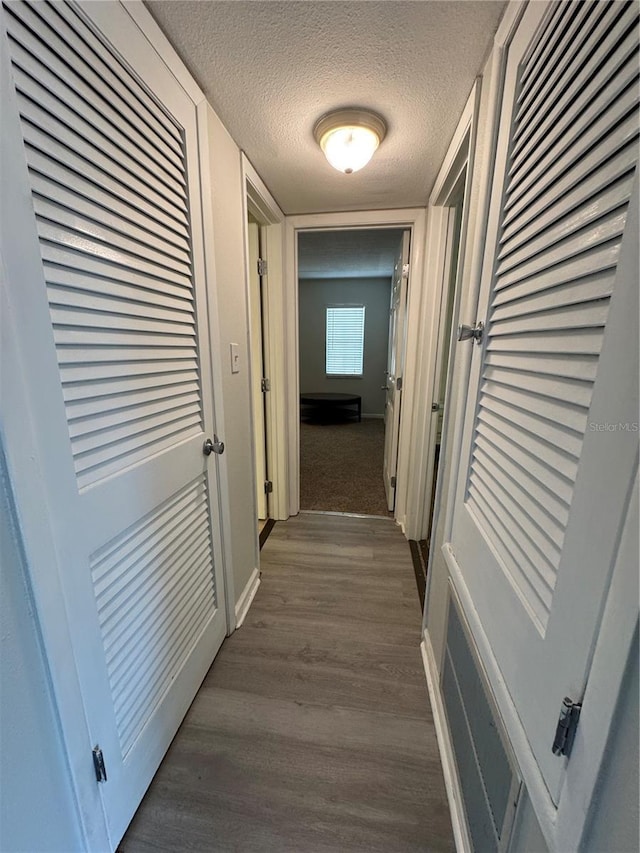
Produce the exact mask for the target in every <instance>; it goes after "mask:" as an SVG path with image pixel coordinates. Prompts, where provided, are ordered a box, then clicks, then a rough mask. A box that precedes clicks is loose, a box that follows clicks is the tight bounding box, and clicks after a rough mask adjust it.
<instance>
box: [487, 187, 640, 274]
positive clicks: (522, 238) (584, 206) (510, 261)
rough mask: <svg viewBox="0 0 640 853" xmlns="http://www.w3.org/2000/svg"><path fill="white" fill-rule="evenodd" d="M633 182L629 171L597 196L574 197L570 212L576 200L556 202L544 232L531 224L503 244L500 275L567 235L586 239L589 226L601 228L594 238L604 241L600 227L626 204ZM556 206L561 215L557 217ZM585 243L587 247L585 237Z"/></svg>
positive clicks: (547, 219) (597, 240)
mask: <svg viewBox="0 0 640 853" xmlns="http://www.w3.org/2000/svg"><path fill="white" fill-rule="evenodd" d="M632 184H633V173H632V172H631V173H627V174H626V175H625V176H624V178H623V179H622V180H620V181H617V182H615V183H612V184H609V185H608V187H607V189H603V190H602V191H601V192H599V193H597V194H596V195H595V196H587V197H586V198H584V197H583V198H581V199H580V198H578V199H575V201H576V202H577V205H576V207H575V208H574V209H569V210H568V212H567V208H568V205H569V204H571V203H572V202H573V201H574V199H571V200H570V201H568V202H567V200H565V199H563V200H561V201H557V202H556V205H554V208H555V209H551V210H547V211H546V216H545V220H546V227H544V229H543V230H542V231H541V232H537V234H536V233H535V232H534V228H533V227H530V228H529V229H525V230H524V231H522V232H520V233H519V234H518V235H517V238H516V239H515V240H512V241H511V242H510V244H509V245H508V246H507V245H506V244H503V247H502V251H501V252H500V255H499V260H500V266H499V272H500V274H502V273H503V272H504V271H506V270H508V269H511V268H512V267H515V266H517V265H518V264H521V263H523V262H524V261H526V260H528V259H529V258H533V257H534V256H535V255H537V254H538V253H539V252H543V251H545V250H546V249H547V248H548V247H550V246H553V245H555V244H557V243H560V242H561V241H563V240H566V239H567V238H568V237H571V236H574V235H579V239H580V240H584V238H585V232H584V230H583V229H585V228H587V227H589V226H593V227H594V230H595V229H596V228H597V229H598V230H597V232H596V234H595V241H596V242H601V240H600V239H599V237H600V233H601V232H600V229H601V227H602V226H603V224H605V222H609V220H610V219H611V218H612V214H614V213H615V211H616V210H618V209H620V208H623V207H624V205H625V203H626V199H628V198H629V194H630V192H631V187H632ZM585 202H586V203H585ZM556 209H557V213H558V215H557V216H556V217H555V218H554V214H555V213H556ZM561 210H562V212H561ZM596 223H597V225H596ZM540 227H542V223H538V228H540ZM584 242H585V246H586V245H587V244H586V240H585V241H584Z"/></svg>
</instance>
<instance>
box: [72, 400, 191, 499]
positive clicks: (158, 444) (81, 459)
mask: <svg viewBox="0 0 640 853" xmlns="http://www.w3.org/2000/svg"><path fill="white" fill-rule="evenodd" d="M159 420H160V422H158V421H156V423H155V424H145V423H142V424H140V425H139V428H138V429H137V430H123V431H122V432H121V433H119V434H118V436H117V438H116V440H115V441H114V442H112V443H111V444H106V443H105V441H104V438H105V437H104V436H102V444H101V443H100V442H96V441H91V442H89V441H84V442H83V444H84V445H86V448H87V449H86V450H85V449H84V447H81V446H78V447H77V448H76V449H74V453H73V461H74V463H75V466H76V471H77V474H78V482H79V483H80V485H81V487H82V486H84V485H89V484H90V483H92V482H95V481H96V480H97V479H99V478H101V477H108V476H109V475H110V474H114V473H116V472H117V471H120V470H122V469H123V468H125V467H127V466H129V465H133V464H135V463H136V462H139V461H141V460H142V459H145V458H146V457H147V456H149V455H150V454H152V453H153V454H155V453H161V452H162V451H163V450H165V449H167V448H169V447H171V446H172V445H174V444H175V443H176V442H177V441H178V440H179V437H180V436H183V438H185V439H186V438H189V437H190V436H195V435H198V433H200V432H201V431H202V428H201V425H200V421H199V419H198V416H197V415H191V416H190V417H189V416H185V415H184V414H182V415H181V416H180V417H177V418H175V417H174V418H167V417H164V418H162V419H159ZM114 445H115V446H114Z"/></svg>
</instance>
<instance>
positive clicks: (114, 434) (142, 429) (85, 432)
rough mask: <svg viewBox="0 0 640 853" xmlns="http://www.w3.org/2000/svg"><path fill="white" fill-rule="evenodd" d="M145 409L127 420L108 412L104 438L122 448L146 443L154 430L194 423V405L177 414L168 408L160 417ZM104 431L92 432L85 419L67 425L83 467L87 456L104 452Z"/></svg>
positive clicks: (187, 406)
mask: <svg viewBox="0 0 640 853" xmlns="http://www.w3.org/2000/svg"><path fill="white" fill-rule="evenodd" d="M145 409H146V410H148V409H149V407H148V406H147V407H139V408H138V411H137V412H136V411H135V410H134V411H130V412H129V414H128V417H122V413H120V412H112V413H110V415H108V416H105V418H103V422H106V421H107V420H108V421H109V423H108V426H109V429H108V438H109V439H111V441H112V442H118V443H119V444H120V443H121V445H122V446H126V445H127V442H128V440H131V439H133V438H135V437H138V440H140V441H142V440H143V437H144V438H145V439H148V438H150V437H151V435H153V434H155V431H156V430H157V429H162V428H164V427H170V426H172V425H174V424H175V425H176V426H178V425H179V423H180V420H182V421H183V423H185V424H189V423H191V424H194V425H195V424H197V423H198V405H197V403H191V404H187V405H184V406H182V407H179V408H178V409H177V410H176V409H172V408H171V407H169V406H168V407H167V410H166V411H165V412H162V413H160V414H154V413H148V411H145ZM136 415H137V416H136ZM106 431H107V426H105V427H103V428H102V429H101V428H100V427H98V429H96V430H95V431H94V429H93V425H92V423H91V420H89V421H88V422H87V420H86V419H85V420H83V421H82V422H81V423H78V422H72V423H70V424H69V432H70V433H71V437H72V438H73V439H74V448H75V452H76V453H78V454H79V455H80V454H82V455H83V457H84V459H85V463H86V461H87V460H86V457H87V454H88V453H90V452H95V453H98V454H99V453H102V452H104V451H105V450H106V445H105V432H106Z"/></svg>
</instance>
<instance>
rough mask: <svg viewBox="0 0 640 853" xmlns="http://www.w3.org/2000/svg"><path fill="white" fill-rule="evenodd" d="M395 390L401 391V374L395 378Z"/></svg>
mask: <svg viewBox="0 0 640 853" xmlns="http://www.w3.org/2000/svg"><path fill="white" fill-rule="evenodd" d="M396 391H402V376H398V378H397V379H396Z"/></svg>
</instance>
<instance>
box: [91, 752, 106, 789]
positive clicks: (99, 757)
mask: <svg viewBox="0 0 640 853" xmlns="http://www.w3.org/2000/svg"><path fill="white" fill-rule="evenodd" d="M91 754H92V755H93V767H94V769H95V771H96V781H98V782H106V781H107V768H106V767H105V766H104V756H103V754H102V750H101V749H100V747H99V746H98V745H97V744H96V745H95V746H94V747H93V750H92V753H91Z"/></svg>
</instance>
